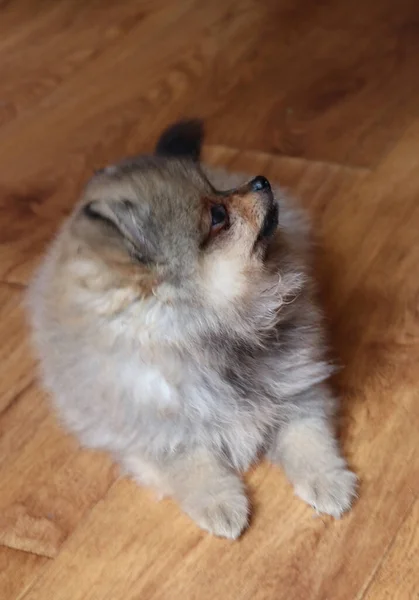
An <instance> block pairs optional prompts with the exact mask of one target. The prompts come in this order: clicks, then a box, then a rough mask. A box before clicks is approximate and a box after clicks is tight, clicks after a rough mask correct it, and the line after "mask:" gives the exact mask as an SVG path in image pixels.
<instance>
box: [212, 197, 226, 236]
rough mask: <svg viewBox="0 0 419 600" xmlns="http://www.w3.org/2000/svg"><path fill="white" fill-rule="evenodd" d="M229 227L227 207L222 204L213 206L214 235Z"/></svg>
mask: <svg viewBox="0 0 419 600" xmlns="http://www.w3.org/2000/svg"><path fill="white" fill-rule="evenodd" d="M227 225H228V213H227V209H226V207H225V206H223V205H222V204H214V205H213V206H211V230H212V233H217V232H218V231H220V230H221V229H224V227H226V226H227Z"/></svg>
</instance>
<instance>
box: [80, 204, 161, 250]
mask: <svg viewBox="0 0 419 600" xmlns="http://www.w3.org/2000/svg"><path fill="white" fill-rule="evenodd" d="M83 214H84V216H85V217H87V219H88V221H90V222H91V223H92V224H95V225H97V227H98V228H100V229H101V230H102V231H103V233H105V234H106V233H107V234H108V236H107V237H109V235H110V236H111V237H112V236H113V237H115V236H117V237H120V238H121V239H122V240H123V241H124V242H125V244H126V245H127V246H128V247H129V249H130V251H131V254H133V255H135V256H136V258H138V259H140V260H141V261H143V262H149V261H150V260H151V259H152V258H153V256H154V255H155V253H156V248H155V247H154V244H153V243H152V242H151V240H150V239H149V238H148V236H147V235H146V234H145V227H144V223H143V222H142V218H141V217H142V215H140V214H139V213H138V209H137V207H136V205H134V204H133V203H132V202H130V201H129V200H120V199H118V200H109V199H104V200H92V201H90V202H88V203H87V204H85V205H84V207H83Z"/></svg>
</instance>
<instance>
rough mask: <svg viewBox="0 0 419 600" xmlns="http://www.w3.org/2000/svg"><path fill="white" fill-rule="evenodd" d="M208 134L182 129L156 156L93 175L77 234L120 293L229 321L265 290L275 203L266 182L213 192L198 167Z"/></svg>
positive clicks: (171, 133)
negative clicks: (128, 291)
mask: <svg viewBox="0 0 419 600" xmlns="http://www.w3.org/2000/svg"><path fill="white" fill-rule="evenodd" d="M201 137H202V130H201V128H200V126H199V124H197V123H194V122H185V123H178V124H176V125H175V126H173V127H171V128H169V129H168V130H166V131H165V132H164V133H163V135H162V137H161V138H160V140H159V142H158V144H157V149H156V153H155V154H154V155H153V156H144V157H139V158H136V159H133V160H127V161H125V162H123V163H121V164H119V165H116V166H112V167H108V168H106V169H104V170H103V171H102V172H100V173H98V174H96V176H95V177H94V178H93V179H92V180H91V182H90V183H89V184H88V186H87V189H86V191H85V195H84V197H83V199H82V202H81V204H80V206H79V209H78V211H77V212H76V214H75V217H74V218H73V221H72V231H73V232H74V233H75V234H76V237H77V238H78V239H79V240H81V241H82V242H83V244H84V245H86V246H87V247H88V248H89V257H90V260H97V261H98V262H100V263H101V264H102V265H103V269H104V270H106V271H107V277H106V280H107V281H109V274H110V273H113V275H114V279H115V287H120V288H122V287H125V286H127V287H131V288H133V289H134V288H135V290H136V293H137V294H138V297H139V298H141V299H143V300H147V298H149V299H150V300H152V301H153V302H154V303H155V302H160V303H161V304H162V305H167V306H171V307H172V309H173V307H176V306H179V307H180V306H182V307H183V309H185V307H186V308H188V307H189V309H191V310H192V308H193V309H194V310H196V311H197V312H196V315H197V317H196V318H198V319H199V318H201V319H202V321H204V320H205V318H206V316H208V315H211V318H213V319H215V320H220V321H222V320H223V319H228V318H232V316H233V315H234V316H235V317H237V315H243V316H244V315H245V313H246V308H245V307H246V305H247V304H246V303H249V302H251V303H253V302H254V295H255V290H257V288H258V286H260V285H262V287H263V285H264V284H262V283H261V281H262V279H263V277H264V276H265V274H266V265H265V255H266V251H267V247H268V245H269V241H270V239H271V238H272V236H273V234H274V233H275V230H276V227H277V224H278V205H277V202H276V201H275V199H274V195H273V192H272V190H271V186H270V184H269V182H268V181H267V179H266V178H264V177H263V176H258V177H255V178H254V179H252V180H251V181H249V182H247V183H245V184H244V185H242V186H241V187H238V188H237V189H230V190H217V189H215V188H214V187H213V186H212V184H211V183H210V182H209V180H208V179H207V177H206V176H205V174H204V172H203V170H202V169H201V167H200V164H199V147H200V141H201ZM107 285H109V284H107ZM265 287H266V286H265ZM260 291H261V290H260V289H259V291H258V293H259V292H260ZM229 315H230V317H229ZM191 319H192V313H191Z"/></svg>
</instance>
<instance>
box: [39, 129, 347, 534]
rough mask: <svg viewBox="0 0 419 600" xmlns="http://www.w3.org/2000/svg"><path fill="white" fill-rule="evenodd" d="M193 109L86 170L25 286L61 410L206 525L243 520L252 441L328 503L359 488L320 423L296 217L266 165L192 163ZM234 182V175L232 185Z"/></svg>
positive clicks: (323, 388)
mask: <svg viewBox="0 0 419 600" xmlns="http://www.w3.org/2000/svg"><path fill="white" fill-rule="evenodd" d="M201 138H202V130H201V127H200V125H199V123H196V122H181V123H177V124H175V125H174V126H172V127H171V128H169V129H168V130H166V131H165V132H164V133H163V135H162V137H161V138H160V140H159V142H158V144H157V149H156V153H155V155H153V156H141V157H139V158H135V159H133V160H127V161H125V162H123V163H121V164H119V165H116V166H113V167H109V168H107V169H105V170H104V171H102V172H100V173H97V174H96V175H95V176H94V177H93V178H92V180H91V181H90V182H89V183H88V185H87V187H86V189H85V191H84V193H83V196H82V198H81V200H80V202H79V204H78V205H77V206H76V208H75V210H74V212H73V214H72V215H71V217H70V218H69V219H68V221H67V222H66V223H65V224H64V226H63V227H62V229H61V231H60V233H59V234H58V237H57V238H56V240H55V241H54V242H53V243H52V245H51V247H50V249H49V251H48V252H47V255H46V256H45V258H44V260H43V262H42V266H41V268H40V270H39V272H38V274H37V276H36V278H35V280H34V281H33V283H32V285H31V287H30V293H29V307H30V316H31V322H32V325H33V333H34V341H35V344H36V347H37V350H38V353H39V357H40V362H41V368H42V373H43V379H44V382H45V384H46V386H47V388H49V390H50V391H51V393H52V396H53V399H54V402H55V406H56V408H57V411H58V414H59V416H60V417H61V419H62V421H63V423H64V424H65V426H66V427H67V428H68V429H69V430H70V431H72V432H73V433H74V434H76V435H77V436H78V438H79V439H80V441H81V442H82V443H83V444H84V445H86V446H88V447H91V448H96V449H102V450H105V451H107V452H110V453H111V455H112V456H113V457H114V458H115V460H116V461H118V462H119V463H120V465H121V466H122V468H123V469H124V471H125V472H128V473H129V474H130V475H131V476H133V477H134V478H135V479H136V480H137V481H138V482H139V483H141V484H144V485H147V486H151V487H153V488H154V489H155V490H156V491H157V492H158V493H159V494H161V495H170V496H172V497H173V498H175V499H176V500H177V501H178V503H179V504H180V506H181V507H182V509H183V510H184V511H185V512H186V513H187V514H188V515H189V516H190V517H191V518H192V519H193V520H194V521H195V522H196V523H197V524H198V525H199V526H200V527H201V528H203V529H205V530H207V531H209V532H211V533H213V534H215V535H218V536H223V537H227V538H237V537H238V536H239V535H240V533H241V532H242V531H243V530H244V528H245V527H246V525H247V523H248V517H249V502H248V499H247V497H246V492H245V489H244V486H243V483H242V480H241V477H240V474H241V473H243V472H244V471H246V469H248V467H249V465H251V464H252V463H254V462H255V461H257V460H258V459H259V458H260V457H261V456H263V455H267V456H268V457H269V459H270V460H271V461H273V462H274V463H276V464H278V465H281V466H282V468H283V469H284V470H285V472H286V474H287V476H288V478H289V480H290V481H291V482H292V484H293V486H294V488H295V492H296V494H297V495H298V496H300V497H301V498H302V499H303V500H305V501H306V502H307V503H309V504H310V505H312V506H313V507H314V508H315V509H316V510H317V511H318V512H322V513H328V514H330V515H333V516H334V517H339V516H340V515H341V514H342V513H343V512H344V511H346V510H348V509H349V507H350V505H351V502H352V500H353V498H354V495H355V486H356V477H355V475H354V474H353V473H352V472H351V471H350V470H348V468H347V465H346V462H345V460H344V458H343V457H342V455H341V453H340V450H339V447H338V443H337V441H336V438H335V436H334V432H333V428H332V424H331V423H332V421H331V420H332V417H333V414H334V411H335V408H336V399H335V398H334V397H333V394H332V392H331V390H330V388H329V387H328V384H327V383H326V380H327V378H328V376H329V375H330V373H331V368H330V366H329V364H328V363H327V362H326V360H325V357H324V342H323V335H322V333H323V332H322V319H321V313H320V311H319V308H318V307H317V306H316V304H315V302H314V299H313V291H312V287H313V286H312V280H311V276H310V272H309V269H308V266H307V251H308V249H309V247H308V229H307V225H306V223H305V221H304V218H303V217H302V216H301V215H300V214H299V213H298V212H297V211H296V210H295V209H293V208H292V207H291V206H289V205H288V203H287V202H286V200H285V198H284V197H283V196H282V194H281V191H280V190H276V191H275V192H274V191H273V190H272V188H271V186H270V184H269V182H268V181H267V179H265V178H264V177H262V176H258V177H255V178H253V179H251V180H250V181H248V182H247V183H243V179H242V178H240V177H237V176H232V175H229V174H227V173H223V172H212V173H209V174H208V173H205V171H204V168H203V167H201V166H200V164H199V155H200V152H199V151H200V145H201ZM239 181H240V184H239Z"/></svg>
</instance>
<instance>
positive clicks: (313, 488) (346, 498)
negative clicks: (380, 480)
mask: <svg viewBox="0 0 419 600" xmlns="http://www.w3.org/2000/svg"><path fill="white" fill-rule="evenodd" d="M294 487H295V493H296V494H297V496H299V497H300V498H301V499H302V500H304V501H305V502H307V504H310V505H311V506H312V507H313V508H314V509H315V510H316V511H317V512H318V513H325V514H328V515H331V516H332V517H335V519H339V518H340V517H341V516H342V514H343V513H344V512H346V511H347V510H349V509H350V507H351V505H352V502H353V500H354V499H355V498H356V495H357V493H356V490H357V477H356V475H355V474H354V473H352V471H349V469H346V468H344V467H342V468H337V469H333V470H331V471H327V472H324V473H316V474H313V476H312V477H310V478H308V479H306V480H305V481H300V482H298V483H296V484H295V486H294Z"/></svg>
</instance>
